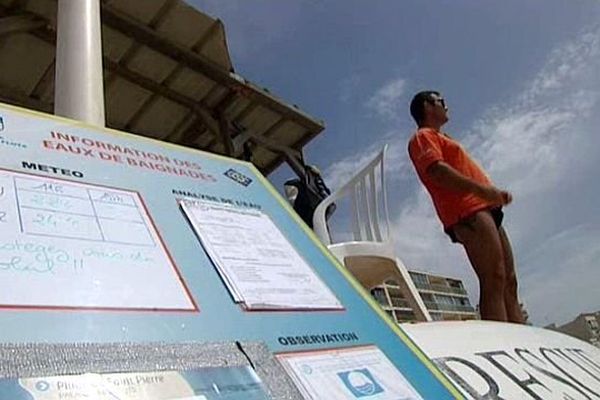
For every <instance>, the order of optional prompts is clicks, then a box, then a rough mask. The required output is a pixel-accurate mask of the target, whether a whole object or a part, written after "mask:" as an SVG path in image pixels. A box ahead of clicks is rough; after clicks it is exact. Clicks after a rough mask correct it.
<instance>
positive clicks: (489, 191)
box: [427, 161, 512, 204]
mask: <svg viewBox="0 0 600 400" xmlns="http://www.w3.org/2000/svg"><path fill="white" fill-rule="evenodd" d="M427 174H428V175H429V177H430V178H431V179H432V180H433V181H434V182H435V183H436V184H437V185H439V186H441V187H443V188H446V189H450V190H455V191H457V192H468V193H473V194H475V195H476V196H477V197H480V198H482V199H484V200H488V201H493V202H497V203H499V204H509V203H510V202H511V201H512V195H511V194H510V193H509V192H507V191H505V190H500V189H498V188H497V187H495V186H492V185H482V184H480V183H478V182H475V181H474V180H472V179H469V178H468V177H466V176H464V175H463V174H461V173H460V172H458V171H457V170H455V169H454V168H452V167H451V166H450V165H448V164H446V163H445V162H443V161H437V162H436V163H434V164H431V165H430V166H429V168H427Z"/></svg>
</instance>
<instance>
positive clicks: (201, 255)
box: [0, 106, 460, 399]
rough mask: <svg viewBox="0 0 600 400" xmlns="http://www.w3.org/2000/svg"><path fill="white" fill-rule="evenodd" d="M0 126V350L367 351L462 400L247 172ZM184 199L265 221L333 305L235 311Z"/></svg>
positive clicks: (8, 119) (83, 128)
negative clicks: (18, 346)
mask: <svg viewBox="0 0 600 400" xmlns="http://www.w3.org/2000/svg"><path fill="white" fill-rule="evenodd" d="M0 121H1V124H0V128H1V130H0V151H2V155H3V156H2V158H1V161H0V326H2V329H1V330H0V342H13V343H14V342H19V343H23V342H28V343H29V342H30V343H39V342H50V343H70V342H94V343H107V342H153V341H163V342H172V343H178V342H183V341H195V342H217V341H264V342H265V343H266V344H267V345H268V346H269V348H270V350H271V351H272V352H274V353H280V352H294V351H304V352H305V351H310V350H323V349H332V348H339V347H350V346H357V345H375V346H377V347H378V348H379V349H381V350H382V351H383V353H385V355H386V356H387V357H388V358H389V359H390V360H391V361H392V363H393V364H394V365H395V367H396V368H397V369H398V370H399V371H401V373H402V374H403V375H404V376H405V377H406V379H407V380H408V381H409V382H410V383H411V384H412V385H413V386H414V388H415V389H416V390H417V391H418V392H419V393H420V394H421V396H423V398H427V399H430V398H431V399H446V398H455V397H460V395H459V394H458V392H457V391H456V389H455V388H454V387H452V386H451V385H450V384H449V383H448V382H447V381H446V379H445V378H444V376H443V375H442V374H441V373H440V372H439V371H438V370H437V369H436V368H435V367H434V366H433V365H432V364H431V362H430V361H429V360H427V358H426V357H425V356H424V355H423V353H422V352H421V351H420V350H419V349H417V348H416V346H415V345H414V344H413V343H412V342H411V341H410V340H409V339H408V337H407V336H406V335H405V334H404V333H403V332H402V331H401V330H400V328H399V327H398V326H396V325H395V324H394V323H393V322H391V321H390V320H389V319H387V318H386V317H385V313H384V312H383V311H381V310H380V308H379V307H378V306H377V304H376V303H375V302H374V300H373V299H371V298H370V296H369V295H368V294H367V293H366V292H365V291H364V290H363V289H362V288H361V287H360V285H359V284H357V283H356V281H354V280H353V279H352V278H351V277H350V275H349V274H348V272H347V271H346V270H345V269H344V268H343V267H342V266H340V265H339V264H338V263H337V262H336V261H335V259H334V258H333V257H332V256H331V255H330V254H329V252H328V251H327V250H326V249H325V248H324V247H323V245H322V244H320V242H319V241H318V240H317V238H316V237H315V236H314V234H313V233H312V232H311V231H310V229H309V228H307V227H306V226H305V225H304V224H303V223H301V221H300V219H299V218H298V217H297V216H296V215H295V214H294V212H293V211H292V210H291V208H290V207H289V206H288V205H287V203H286V202H285V201H284V200H283V199H282V198H281V197H280V196H279V194H278V193H277V192H276V191H275V190H274V189H273V187H272V186H271V185H270V184H269V183H268V181H267V180H266V179H265V178H264V177H263V176H262V175H261V174H260V173H259V172H258V171H257V170H256V168H254V167H253V166H252V165H251V164H249V163H245V162H241V161H238V160H233V159H228V158H225V157H221V156H218V155H214V154H209V153H204V152H200V151H196V150H192V149H188V148H184V147H180V146H176V145H172V144H168V143H164V142H160V141H156V140H151V139H147V138H142V137H138V136H134V135H129V134H124V133H121V132H117V131H113V130H109V129H100V128H95V127H90V126H87V125H83V124H81V123H77V122H74V121H70V120H66V119H62V118H57V117H53V116H47V115H44V114H38V113H33V112H30V111H27V110H23V109H18V108H15V107H11V106H0ZM184 200H191V201H201V202H211V203H214V204H221V205H226V206H228V207H234V208H236V209H247V210H251V211H253V212H259V213H260V214H261V215H266V216H267V217H268V218H269V219H270V220H271V221H272V222H273V224H274V226H276V227H277V229H278V230H279V231H280V233H281V234H282V235H283V237H285V238H286V239H287V241H289V243H291V245H292V246H293V248H294V249H296V250H297V252H298V254H300V255H301V257H302V259H303V260H304V261H305V262H306V264H308V265H309V266H310V268H312V270H313V271H314V273H315V274H316V276H317V277H318V279H320V281H322V283H323V284H324V286H325V287H327V288H328V289H329V290H330V292H331V293H333V295H334V296H335V299H337V301H339V303H340V304H341V307H338V308H335V307H334V308H333V309H321V310H306V309H302V310H297V311H295V310H288V309H280V310H276V311H274V310H268V311H248V310H247V309H245V308H244V307H242V306H240V305H239V303H236V302H235V301H234V299H233V297H232V295H231V290H230V289H231V288H229V287H228V285H227V284H226V282H224V280H223V279H222V275H220V274H219V272H218V271H217V268H215V264H214V263H213V260H211V257H210V254H209V251H208V250H207V249H206V247H205V246H203V245H202V242H201V241H200V240H199V238H198V236H197V235H196V233H197V232H195V231H194V228H193V226H192V224H191V223H190V221H189V220H188V218H187V217H186V215H185V213H184V212H183V211H182V207H181V206H180V204H181V202H182V201H184ZM359 378H360V379H359ZM340 379H342V380H343V381H344V382H345V383H346V384H347V385H348V388H349V389H350V390H351V391H352V393H355V395H356V397H357V398H368V396H367V394H366V393H367V392H368V393H371V394H375V393H377V392H378V391H381V390H383V388H381V387H380V386H379V385H378V383H377V380H376V379H375V378H374V377H372V376H370V375H369V371H368V370H367V369H365V370H353V371H349V372H348V373H347V374H346V375H343V376H342V375H340ZM361 396H362V397H361Z"/></svg>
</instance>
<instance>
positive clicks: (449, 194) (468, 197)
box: [408, 128, 500, 228]
mask: <svg viewBox="0 0 600 400" xmlns="http://www.w3.org/2000/svg"><path fill="white" fill-rule="evenodd" d="M408 154H409V155H410V159H411V160H412V162H413V165H414V167H415V169H416V171H417V175H419V179H421V182H423V185H425V188H426V189H427V191H428V192H429V194H430V195H431V199H432V200H433V205H434V206H435V210H436V211H437V214H438V216H439V218H440V220H441V221H442V224H443V225H444V228H448V227H450V226H452V225H454V224H456V223H457V222H458V221H460V220H461V219H463V218H465V217H468V216H469V215H472V214H473V213H475V212H477V211H479V210H482V209H485V208H489V207H493V206H496V205H500V204H496V203H493V202H489V201H486V200H483V199H481V198H479V197H477V196H476V195H475V194H473V193H467V192H461V191H457V190H452V189H446V188H443V187H441V186H439V185H437V184H436V183H435V182H434V181H433V180H432V179H431V178H430V177H429V175H428V174H427V172H426V171H427V168H428V167H429V166H430V165H431V164H433V163H434V162H436V161H443V162H445V163H446V164H448V165H450V166H451V167H452V168H454V169H455V170H457V171H458V172H460V173H461V174H463V175H464V176H466V177H468V178H471V179H473V180H474V181H476V182H479V183H482V184H486V185H491V184H492V182H491V180H490V178H489V177H488V176H487V175H486V173H485V172H483V169H482V168H481V167H480V166H479V165H478V164H477V163H476V162H475V161H474V160H473V159H472V158H471V157H470V156H469V154H468V153H467V152H466V151H465V150H464V149H463V148H462V146H461V145H460V144H459V143H458V142H456V141H455V140H453V139H452V138H450V137H449V136H448V135H446V134H444V133H441V132H438V131H436V130H435V129H431V128H421V129H419V130H418V131H417V132H416V133H415V134H414V135H413V137H412V138H411V139H410V141H409V143H408Z"/></svg>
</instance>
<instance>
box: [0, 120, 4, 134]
mask: <svg viewBox="0 0 600 400" xmlns="http://www.w3.org/2000/svg"><path fill="white" fill-rule="evenodd" d="M3 130H4V118H3V117H0V132H2V131H3Z"/></svg>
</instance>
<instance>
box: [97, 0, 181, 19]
mask: <svg viewBox="0 0 600 400" xmlns="http://www.w3.org/2000/svg"><path fill="white" fill-rule="evenodd" d="M165 1H170V0H126V1H123V0H105V1H104V3H105V4H106V5H109V6H111V7H114V8H116V9H117V10H119V11H123V12H125V13H126V14H129V15H130V16H132V17H133V18H135V19H137V20H138V21H140V22H142V23H144V24H148V23H149V22H150V21H152V20H153V19H154V17H155V16H156V13H158V12H159V11H160V9H161V8H162V7H163V5H164V4H165Z"/></svg>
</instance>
